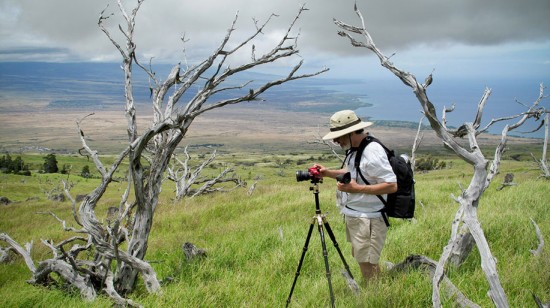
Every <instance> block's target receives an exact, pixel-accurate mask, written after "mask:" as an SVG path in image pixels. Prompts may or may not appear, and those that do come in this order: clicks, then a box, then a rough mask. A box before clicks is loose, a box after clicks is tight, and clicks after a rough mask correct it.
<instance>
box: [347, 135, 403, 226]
mask: <svg viewBox="0 0 550 308" xmlns="http://www.w3.org/2000/svg"><path fill="white" fill-rule="evenodd" d="M373 141H374V142H376V143H378V144H380V145H381V146H382V147H383V148H384V151H385V152H386V155H387V156H388V158H389V157H390V155H389V153H390V152H391V153H392V155H393V151H390V150H389V149H388V148H387V147H386V146H385V145H384V144H382V143H381V142H380V140H378V139H376V138H374V137H371V136H367V137H365V139H363V140H361V144H359V148H358V149H357V153H356V154H355V162H354V165H355V170H357V173H358V174H359V176H360V177H361V179H362V180H363V182H365V184H367V185H370V183H369V181H367V179H366V178H365V176H364V175H363V173H362V172H361V168H360V167H359V166H360V163H361V157H362V156H363V152H364V150H365V148H366V147H367V145H369V143H371V142H373ZM376 196H377V197H378V199H380V201H381V202H382V204H384V207H383V208H382V209H381V210H380V212H381V213H382V218H384V222H385V223H386V226H388V227H389V226H390V222H389V220H388V215H387V213H386V207H387V206H388V203H387V202H386V200H384V198H383V197H382V196H381V195H376Z"/></svg>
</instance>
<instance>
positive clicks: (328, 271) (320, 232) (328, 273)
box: [318, 218, 334, 307]
mask: <svg viewBox="0 0 550 308" xmlns="http://www.w3.org/2000/svg"><path fill="white" fill-rule="evenodd" d="M319 219H321V218H319ZM318 227H319V234H320V235H321V246H322V247H323V258H324V259H325V269H326V271H327V273H326V275H327V281H328V289H329V291H330V303H331V306H332V307H334V293H333V292H332V281H331V279H330V268H329V265H328V253H327V245H326V244H325V233H324V231H323V223H322V222H321V220H319V223H318Z"/></svg>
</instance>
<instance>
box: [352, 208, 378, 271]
mask: <svg viewBox="0 0 550 308" xmlns="http://www.w3.org/2000/svg"><path fill="white" fill-rule="evenodd" d="M387 231H388V227H387V226H386V223H385V222H384V219H383V218H382V217H379V218H358V217H349V216H346V238H347V240H348V242H350V243H351V247H353V257H354V258H355V260H357V262H359V263H364V262H368V263H372V264H378V261H379V260H380V253H381V252H382V248H383V247H384V242H385V241H386V233H387Z"/></svg>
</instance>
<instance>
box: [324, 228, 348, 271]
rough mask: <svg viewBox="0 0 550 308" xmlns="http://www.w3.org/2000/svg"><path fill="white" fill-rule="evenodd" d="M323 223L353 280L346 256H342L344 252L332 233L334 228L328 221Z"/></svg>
mask: <svg viewBox="0 0 550 308" xmlns="http://www.w3.org/2000/svg"><path fill="white" fill-rule="evenodd" d="M323 223H324V224H325V228H326V229H327V233H328V236H329V237H330V239H331V240H332V243H333V244H334V247H336V250H337V251H338V254H339V255H340V259H342V263H344V267H345V268H346V271H347V272H348V275H349V276H350V277H351V279H354V278H353V275H352V274H351V271H350V269H349V266H348V263H347V262H346V259H345V258H344V255H343V254H342V251H341V250H340V246H339V245H338V242H337V241H336V237H335V236H334V233H333V232H332V228H331V227H330V225H329V223H328V221H327V220H326V219H323Z"/></svg>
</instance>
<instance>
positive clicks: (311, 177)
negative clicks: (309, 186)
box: [296, 167, 323, 183]
mask: <svg viewBox="0 0 550 308" xmlns="http://www.w3.org/2000/svg"><path fill="white" fill-rule="evenodd" d="M296 181H298V182H301V181H311V183H319V182H323V177H322V176H321V173H320V172H319V169H317V168H315V167H311V168H309V169H307V171H296Z"/></svg>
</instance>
